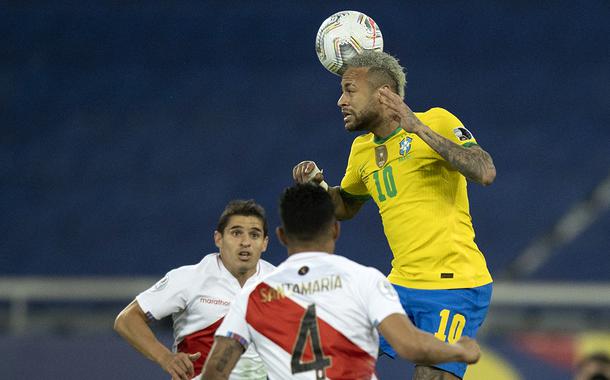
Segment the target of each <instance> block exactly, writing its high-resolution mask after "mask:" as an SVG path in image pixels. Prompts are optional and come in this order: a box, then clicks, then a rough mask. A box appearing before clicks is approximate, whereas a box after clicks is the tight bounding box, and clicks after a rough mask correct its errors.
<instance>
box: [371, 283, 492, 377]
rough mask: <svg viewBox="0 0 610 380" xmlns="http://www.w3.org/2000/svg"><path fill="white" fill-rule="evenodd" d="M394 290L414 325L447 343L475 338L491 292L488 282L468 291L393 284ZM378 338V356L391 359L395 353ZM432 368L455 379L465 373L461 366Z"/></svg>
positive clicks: (448, 365) (446, 365)
mask: <svg viewBox="0 0 610 380" xmlns="http://www.w3.org/2000/svg"><path fill="white" fill-rule="evenodd" d="M394 288H396V291H397V292H398V296H399V297H400V303H401V304H402V307H403V309H405V312H406V313H407V316H408V317H409V319H411V322H413V324H414V325H415V326H417V327H419V328H420V329H422V330H424V331H427V332H429V333H431V334H434V336H436V337H437V338H438V339H441V340H444V341H445V342H450V343H453V342H457V341H458V340H459V339H460V337H461V336H462V335H466V336H469V337H471V338H474V337H475V335H476V333H477V330H478V329H479V327H480V326H481V324H483V320H485V316H486V315H487V309H488V308H489V302H490V301H491V292H492V284H491V283H490V284H487V285H483V286H479V287H477V288H470V289H449V290H427V289H412V288H405V287H403V286H399V285H394ZM380 338H381V339H380V342H379V348H380V351H381V353H382V354H386V355H388V356H390V357H392V358H395V357H396V351H394V349H393V348H392V347H391V346H390V345H389V344H388V342H387V341H386V340H385V339H384V338H383V337H380ZM434 367H436V368H440V369H442V370H444V371H447V372H451V373H453V374H454V375H456V376H458V377H459V378H463V377H464V373H465V372H466V364H465V363H443V364H438V365H435V366H434Z"/></svg>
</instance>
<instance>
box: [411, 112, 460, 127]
mask: <svg viewBox="0 0 610 380" xmlns="http://www.w3.org/2000/svg"><path fill="white" fill-rule="evenodd" d="M415 115H416V116H417V117H418V118H419V119H420V120H421V121H422V122H423V123H424V124H426V125H428V126H429V127H430V128H434V126H445V125H449V126H456V125H461V124H462V123H461V122H460V121H459V119H458V118H457V117H456V116H455V115H454V114H452V113H451V112H449V111H447V110H446V109H444V108H441V107H433V108H430V109H429V110H428V111H426V112H416V113H415ZM430 124H431V125H430Z"/></svg>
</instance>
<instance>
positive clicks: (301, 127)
mask: <svg viewBox="0 0 610 380" xmlns="http://www.w3.org/2000/svg"><path fill="white" fill-rule="evenodd" d="M3 8H4V11H3V12H0V35H1V36H2V38H1V40H0V48H1V51H2V52H3V54H2V56H3V59H2V60H1V61H0V62H1V63H0V80H1V83H2V86H0V107H1V108H0V111H1V115H2V122H1V136H0V137H1V139H0V141H1V145H0V147H1V149H0V154H1V156H0V157H1V159H0V162H1V163H2V164H1V170H0V179H1V192H2V201H1V209H0V211H1V215H2V221H1V224H0V228H1V230H2V234H3V235H4V238H3V239H2V241H1V242H0V252H1V254H2V257H3V258H2V262H1V266H0V273H4V274H19V275H20V274H43V275H47V274H50V275H82V274H87V275H108V274H120V275H136V274H137V275H139V274H147V275H162V274H163V273H164V272H166V271H167V270H169V269H170V268H172V267H175V266H178V265H182V264H187V263H193V262H196V261H198V260H199V258H200V257H201V256H202V255H204V254H206V253H208V252H211V251H214V250H215V247H214V246H213V242H212V232H213V230H214V227H215V223H216V220H217V217H218V215H219V214H220V212H221V211H222V209H223V207H224V205H225V204H226V203H227V202H228V201H229V200H231V199H233V198H254V199H256V200H257V201H259V202H260V203H261V204H263V205H264V206H265V207H266V208H267V210H268V213H269V216H270V226H271V227H272V228H274V227H275V226H276V225H277V224H278V218H277V211H276V202H277V198H278V195H279V193H280V191H281V190H282V189H283V188H284V187H286V186H288V185H290V184H291V169H292V167H293V165H294V164H296V163H297V162H299V161H301V160H303V159H313V160H316V161H317V162H318V163H319V166H320V167H322V168H324V169H325V174H326V176H327V179H328V182H329V183H331V184H338V183H339V181H340V180H341V177H342V174H343V170H344V167H345V164H346V160H347V155H348V152H349V147H350V144H351V140H352V139H353V138H354V137H355V136H354V135H350V134H349V133H347V132H345V131H344V130H343V125H342V118H341V114H340V112H339V110H338V108H337V106H336V100H337V98H338V96H339V95H340V91H339V90H340V88H339V78H338V77H335V76H333V75H332V74H330V73H328V72H327V71H326V70H325V69H324V68H323V67H322V66H321V64H320V63H319V62H318V60H317V57H316V55H315V52H314V47H313V43H314V38H315V35H316V32H317V29H318V27H319V25H320V23H321V22H322V20H324V19H325V18H326V17H327V16H329V15H330V14H332V13H334V12H336V11H338V10H343V9H357V10H360V11H363V12H365V13H367V14H369V15H370V16H372V17H373V18H374V19H375V20H376V22H377V23H378V24H379V25H380V26H381V30H382V33H383V36H384V42H385V50H386V51H388V52H390V53H392V54H394V55H395V56H397V57H398V58H399V59H400V60H401V63H402V64H403V65H405V66H406V68H407V70H408V75H407V80H408V86H407V95H406V101H407V103H408V104H409V105H410V106H411V107H412V108H413V109H414V110H417V111H424V110H427V109H428V108H431V107H435V106H441V107H443V108H446V109H448V110H450V111H451V112H453V113H454V114H456V115H457V116H458V117H459V118H460V119H461V120H462V122H463V123H464V124H465V125H466V126H467V128H469V129H470V130H471V131H472V132H473V133H474V134H475V137H476V138H477V139H478V141H479V143H480V144H481V145H482V146H483V147H484V148H485V149H486V150H488V151H489V152H490V153H491V154H492V156H493V158H494V160H495V163H496V166H497V171H498V175H497V179H496V182H495V183H494V184H493V185H492V186H491V187H489V188H482V187H480V186H479V185H476V184H471V185H470V194H471V208H472V214H473V220H474V224H475V228H476V231H477V242H478V243H479V245H480V247H481V248H482V250H483V251H484V252H485V254H486V257H487V260H488V263H489V266H490V267H491V270H492V273H494V274H498V273H501V272H502V271H503V270H504V269H505V268H506V266H507V265H508V264H509V263H510V262H511V260H512V259H513V258H514V257H516V255H518V253H519V252H520V250H522V249H523V248H524V247H525V246H526V245H527V244H528V243H529V242H531V241H532V240H533V239H534V238H536V237H537V236H539V235H540V234H542V233H544V232H546V231H548V230H549V229H550V228H551V227H552V226H553V224H554V222H555V220H556V219H557V218H558V217H560V216H561V215H562V214H563V213H565V212H566V211H567V210H568V209H569V208H570V207H571V205H572V204H574V203H575V202H577V201H579V200H581V199H583V198H585V197H587V196H588V194H589V193H590V191H591V190H592V189H593V187H594V185H595V184H596V183H598V182H599V181H600V180H601V179H603V178H604V177H605V176H606V175H607V174H608V173H609V170H608V168H609V167H610V154H609V153H610V129H609V128H608V126H609V125H610V107H609V100H610V85H609V84H610V51H609V50H610V49H609V47H610V39H609V37H608V36H609V34H610V23H609V22H608V19H609V16H610V5H609V3H608V2H606V1H586V2H537V3H531V2H527V1H515V2H486V1H474V2H443V1H432V2H417V3H405V2H384V1H381V2H376V3H375V5H372V3H371V2H349V3H346V2H327V1H306V2H305V1H303V2H296V1H293V2H291V1H288V2H277V1H272V2H195V1H192V2H171V3H166V2H161V1H159V2H155V1H152V2H129V3H123V2H99V1H98V2H87V3H81V2H58V3H52V4H51V3H47V2H25V3H24V2H8V3H5V5H3ZM609 222H610V213H608V212H607V211H606V212H605V213H604V214H603V216H602V218H601V220H599V221H598V222H597V223H595V224H594V225H593V226H591V227H590V228H589V229H588V230H587V231H586V232H585V233H584V234H583V235H582V236H581V237H580V238H579V239H577V240H576V241H575V242H573V243H571V244H569V245H568V246H566V247H564V248H562V249H561V252H559V253H558V255H557V259H556V260H554V261H553V263H551V264H550V265H549V266H548V267H545V268H544V269H543V270H541V271H540V272H539V273H536V274H535V276H534V277H535V278H542V279H578V280H582V279H595V278H600V277H604V278H608V273H609V271H610V260H607V259H603V260H602V259H601V258H605V257H606V256H607V253H608V247H609V246H610V244H609V243H610V233H608V231H609V229H608V223H609ZM343 229H344V234H343V237H342V239H341V242H340V244H339V253H341V254H344V255H346V256H349V257H352V258H354V259H356V260H358V261H361V262H363V263H366V264H370V265H375V266H377V267H379V268H380V269H382V270H384V271H387V270H388V269H389V257H390V252H389V249H388V247H387V243H386V242H385V238H384V237H383V233H382V230H381V224H380V219H379V217H378V214H377V210H376V207H375V206H374V205H372V202H371V204H370V205H369V206H368V207H366V208H365V210H364V212H362V213H361V215H359V216H358V217H357V218H356V219H355V221H350V222H346V223H343ZM271 240H272V244H271V245H270V249H269V251H268V253H267V254H266V258H267V259H268V260H269V261H271V262H272V263H275V264H277V263H279V262H280V261H281V260H283V258H284V251H283V248H282V247H281V246H279V244H277V242H276V240H275V237H272V239H271Z"/></svg>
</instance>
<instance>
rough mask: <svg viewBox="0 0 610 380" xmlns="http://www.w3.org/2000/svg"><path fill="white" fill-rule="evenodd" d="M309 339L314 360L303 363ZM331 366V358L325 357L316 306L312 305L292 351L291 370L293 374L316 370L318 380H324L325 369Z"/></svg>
mask: <svg viewBox="0 0 610 380" xmlns="http://www.w3.org/2000/svg"><path fill="white" fill-rule="evenodd" d="M307 337H309V338H310V339H311V348H312V351H313V355H314V359H313V360H312V361H310V362H306V363H303V362H301V358H302V357H303V352H305V347H306V344H307ZM329 365H330V358H328V357H325V356H324V352H322V345H321V343H320V334H319V332H318V320H317V319H316V305H314V304H311V305H309V307H308V308H307V311H306V312H305V315H303V320H302V321H301V326H299V335H298V337H297V342H296V343H295V344H294V349H293V350H292V358H291V360H290V368H291V370H292V374H295V373H300V372H306V371H311V370H314V369H315V370H316V380H324V379H325V378H326V373H325V370H324V368H326V367H328V366H329Z"/></svg>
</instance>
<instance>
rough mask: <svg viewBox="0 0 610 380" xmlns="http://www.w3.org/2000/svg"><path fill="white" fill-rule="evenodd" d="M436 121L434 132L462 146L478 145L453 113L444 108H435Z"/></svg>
mask: <svg viewBox="0 0 610 380" xmlns="http://www.w3.org/2000/svg"><path fill="white" fill-rule="evenodd" d="M433 111H434V113H435V115H434V116H435V119H436V120H437V123H434V126H433V128H434V130H435V132H437V133H438V134H440V135H442V136H443V137H446V138H447V139H449V140H451V141H453V142H454V143H456V144H459V145H462V146H466V147H468V146H471V145H478V143H477V140H476V139H475V138H474V136H473V134H472V133H471V132H470V131H469V130H468V129H467V128H466V127H465V126H464V124H463V123H462V122H461V121H460V120H459V119H458V118H457V117H456V116H455V115H453V114H452V113H451V112H449V111H447V110H446V109H443V108H433Z"/></svg>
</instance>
